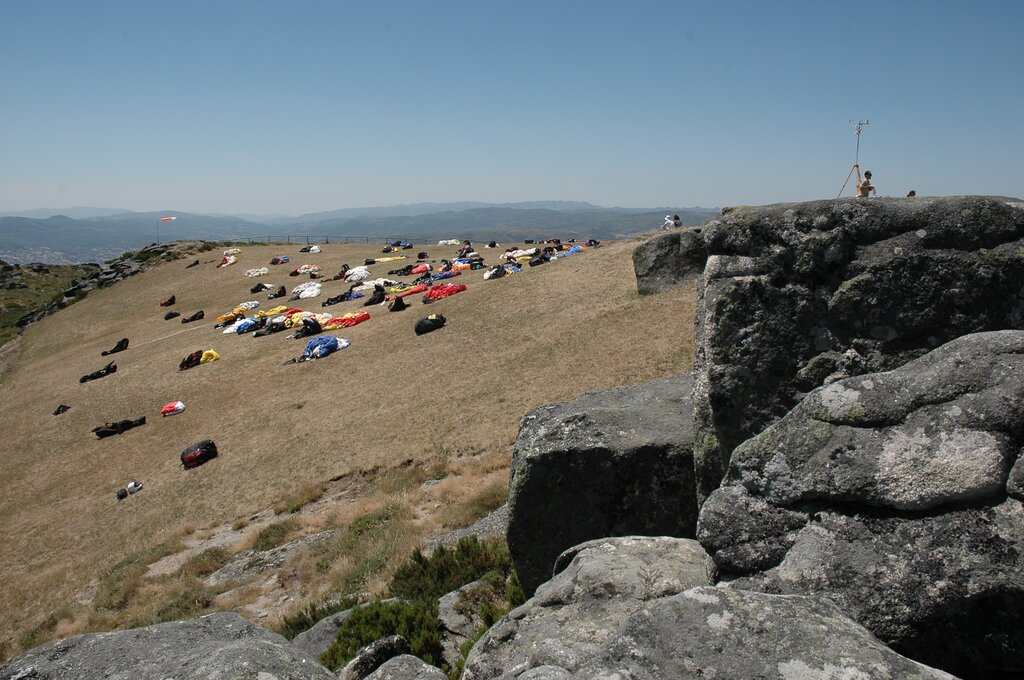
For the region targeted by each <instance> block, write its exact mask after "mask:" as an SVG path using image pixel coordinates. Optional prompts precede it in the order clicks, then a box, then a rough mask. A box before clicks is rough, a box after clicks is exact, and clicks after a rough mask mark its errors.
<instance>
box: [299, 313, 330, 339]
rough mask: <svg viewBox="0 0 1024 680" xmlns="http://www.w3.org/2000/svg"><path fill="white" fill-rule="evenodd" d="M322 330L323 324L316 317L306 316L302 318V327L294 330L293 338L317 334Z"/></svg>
mask: <svg viewBox="0 0 1024 680" xmlns="http://www.w3.org/2000/svg"><path fill="white" fill-rule="evenodd" d="M323 332H324V328H323V326H321V325H320V322H319V321H317V320H316V319H314V318H312V317H309V316H307V317H306V318H304V319H303V320H302V328H300V329H299V330H297V331H295V336H294V337H295V338H296V339H298V338H306V337H309V336H311V335H318V334H320V333H323Z"/></svg>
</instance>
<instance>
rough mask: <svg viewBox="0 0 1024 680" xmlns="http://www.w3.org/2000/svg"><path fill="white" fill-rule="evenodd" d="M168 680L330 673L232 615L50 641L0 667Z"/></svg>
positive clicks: (38, 676)
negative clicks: (172, 679) (175, 679)
mask: <svg viewBox="0 0 1024 680" xmlns="http://www.w3.org/2000/svg"><path fill="white" fill-rule="evenodd" d="M29 678H31V679H32V680H81V679H82V678H106V679H107V680H167V679H168V678H182V679H184V678H196V679H203V680H206V679H207V678H209V679H213V678H252V679H253V680H255V679H256V678H259V679H260V680H262V679H264V678H267V679H269V678H279V679H281V680H284V679H285V678H287V679H288V680H334V679H335V678H336V676H335V675H334V674H333V673H331V672H330V671H329V670H327V669H326V668H324V667H323V666H321V665H320V663H319V661H318V660H317V659H314V658H313V657H310V656H309V655H307V654H306V653H305V652H303V651H302V650H301V649H299V648H297V647H294V646H293V645H291V644H290V643H289V642H288V641H287V640H285V639H284V638H283V637H281V636H280V635H277V634H276V633H271V632H270V631H268V630H264V629H263V628H260V627H258V626H255V625H253V624H251V623H249V622H248V621H246V620H245V619H243V618H242V617H240V616H239V615H237V614H227V613H224V614H211V615H209V616H203V617H200V618H198V619H191V620H188V621H172V622H170V623H161V624H157V625H155V626H147V627H145V628H134V629H131V630H122V631H116V632H112V633H90V634H87V635H76V636H75V637H71V638H67V639H64V640H57V641H54V642H49V643H47V644H45V645H42V646H41V647H37V648H35V649H33V650H30V651H28V652H26V653H24V654H22V655H21V656H19V657H17V658H16V659H14V660H13V661H11V662H10V663H9V664H7V665H6V666H4V667H3V668H0V680H28V679H29Z"/></svg>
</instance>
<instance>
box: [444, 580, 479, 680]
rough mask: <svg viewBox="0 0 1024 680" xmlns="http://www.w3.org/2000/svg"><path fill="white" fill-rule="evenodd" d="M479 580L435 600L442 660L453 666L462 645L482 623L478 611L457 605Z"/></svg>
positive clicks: (460, 652)
mask: <svg viewBox="0 0 1024 680" xmlns="http://www.w3.org/2000/svg"><path fill="white" fill-rule="evenodd" d="M480 585H481V582H480V581H473V582H472V583H467V584H466V585H464V586H462V587H461V588H459V589H457V590H453V591H452V592H450V593H447V594H446V595H442V596H441V597H440V598H439V599H438V601H437V618H438V620H439V621H440V622H441V647H442V648H443V649H444V652H443V654H444V661H445V663H447V664H448V666H450V667H452V668H454V667H455V664H456V663H457V662H458V661H459V660H460V659H461V658H462V651H461V650H462V645H463V644H464V643H465V642H466V641H467V640H469V639H470V638H471V637H473V636H474V635H476V633H477V631H478V630H479V629H480V628H481V627H482V626H483V625H484V621H483V618H482V617H481V616H480V612H478V611H466V608H465V606H464V605H463V606H459V602H460V600H462V599H463V596H464V595H471V594H472V592H473V591H474V590H475V589H477V588H479V587H480Z"/></svg>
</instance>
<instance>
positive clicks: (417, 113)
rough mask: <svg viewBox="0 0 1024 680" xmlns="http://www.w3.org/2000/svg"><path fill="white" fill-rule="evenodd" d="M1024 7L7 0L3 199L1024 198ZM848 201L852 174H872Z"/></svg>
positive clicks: (5, 203)
mask: <svg viewBox="0 0 1024 680" xmlns="http://www.w3.org/2000/svg"><path fill="white" fill-rule="evenodd" d="M1022 26H1024V3H1022V2H1019V1H1006V2H999V1H991V2H978V3H956V4H947V3H937V2H900V1H898V0H893V1H891V2H879V3H853V2H842V3H840V2H831V1H827V0H817V1H806V2H804V1H793V2H763V0H762V1H761V2H705V3H699V4H696V3H687V2H681V1H676V2H655V1H645V0H634V1H633V2H628V3H627V2H603V1H601V0H591V1H565V2H558V1H556V0H547V1H545V2H533V1H530V0H519V1H516V2H487V1H486V0H475V1H472V2H470V1H465V2H463V1H447V0H434V1H432V2H426V1H422V0H417V1H412V0H410V1H407V2H399V1H388V0H380V1H374V2H345V1H342V0H337V1H331V2H328V1H325V2H313V1H307V2H261V1H259V0H247V1H246V2H228V1H217V0H206V1H202V2H181V1H179V2H165V3H155V2H139V1H138V0H133V1H131V2H107V1H105V0H95V1H94V2H91V3H81V2H77V1H76V2H67V1H63V0H56V1H52V2H46V3H37V2H28V1H27V0H26V1H16V0H4V1H2V2H0V211H13V210H23V209H29V208H37V207H70V206H77V205H89V206H102V207H114V208H125V209H130V210H163V209H175V210H183V211H195V212H247V213H287V214H298V213H303V212H312V211H319V210H330V209H334V208H343V207H357V206H372V205H392V204H397V203H413V202H421V201H439V202H444V201H462V200H471V201H493V202H512V201H526V200H551V199H560V200H580V201H589V202H592V203H596V204H600V205H605V206H616V205H617V206H627V207H655V206H680V207H682V206H695V205H701V206H724V205H737V204H750V205H753V204H762V203H772V202H779V201H798V200H810V199H817V198H831V197H834V196H835V195H836V194H837V193H838V191H839V188H840V186H841V185H842V183H843V180H844V178H845V177H846V175H847V172H848V171H849V169H850V166H851V165H852V163H853V155H854V142H855V137H854V133H853V126H852V125H851V124H850V123H849V122H848V121H849V119H850V118H868V119H869V120H870V121H871V122H870V124H869V125H868V126H867V127H866V128H865V129H864V132H863V134H862V137H861V149H860V159H861V165H862V167H863V168H865V169H870V170H872V171H873V173H874V179H875V184H876V186H877V187H878V190H879V192H880V193H881V194H883V195H890V196H902V195H904V194H905V193H906V192H907V191H908V190H909V189H911V188H913V189H916V190H917V192H918V194H920V195H946V194H963V193H983V194H996V195H1010V196H1024V170H1022V167H1024V162H1022V160H1024V142H1022V135H1021V131H1020V123H1019V121H1020V120H1021V119H1022V118H1024V88H1022V87H1021V83H1022V81H1024V47H1022V45H1024V41H1022V40H1021V38H1020V30H1021V27H1022ZM847 193H848V194H849V193H852V192H851V191H850V189H849V188H848V189H847Z"/></svg>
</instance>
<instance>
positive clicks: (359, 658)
mask: <svg viewBox="0 0 1024 680" xmlns="http://www.w3.org/2000/svg"><path fill="white" fill-rule="evenodd" d="M408 653H409V641H408V640H406V639H405V638H404V637H402V636H401V635H388V636H387V637H383V638H381V639H380V640H376V641H374V642H371V643H370V644H368V645H366V646H365V647H363V648H362V649H360V650H359V651H358V652H356V655H355V656H354V657H352V659H351V660H350V661H349V662H348V663H347V664H345V666H344V667H343V668H342V669H341V670H339V671H338V680H363V678H365V677H366V676H368V675H370V674H371V673H373V672H374V671H375V670H377V669H378V668H380V666H381V665H383V664H384V662H386V661H388V660H389V659H393V658H395V657H396V656H402V655H404V654H408Z"/></svg>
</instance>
